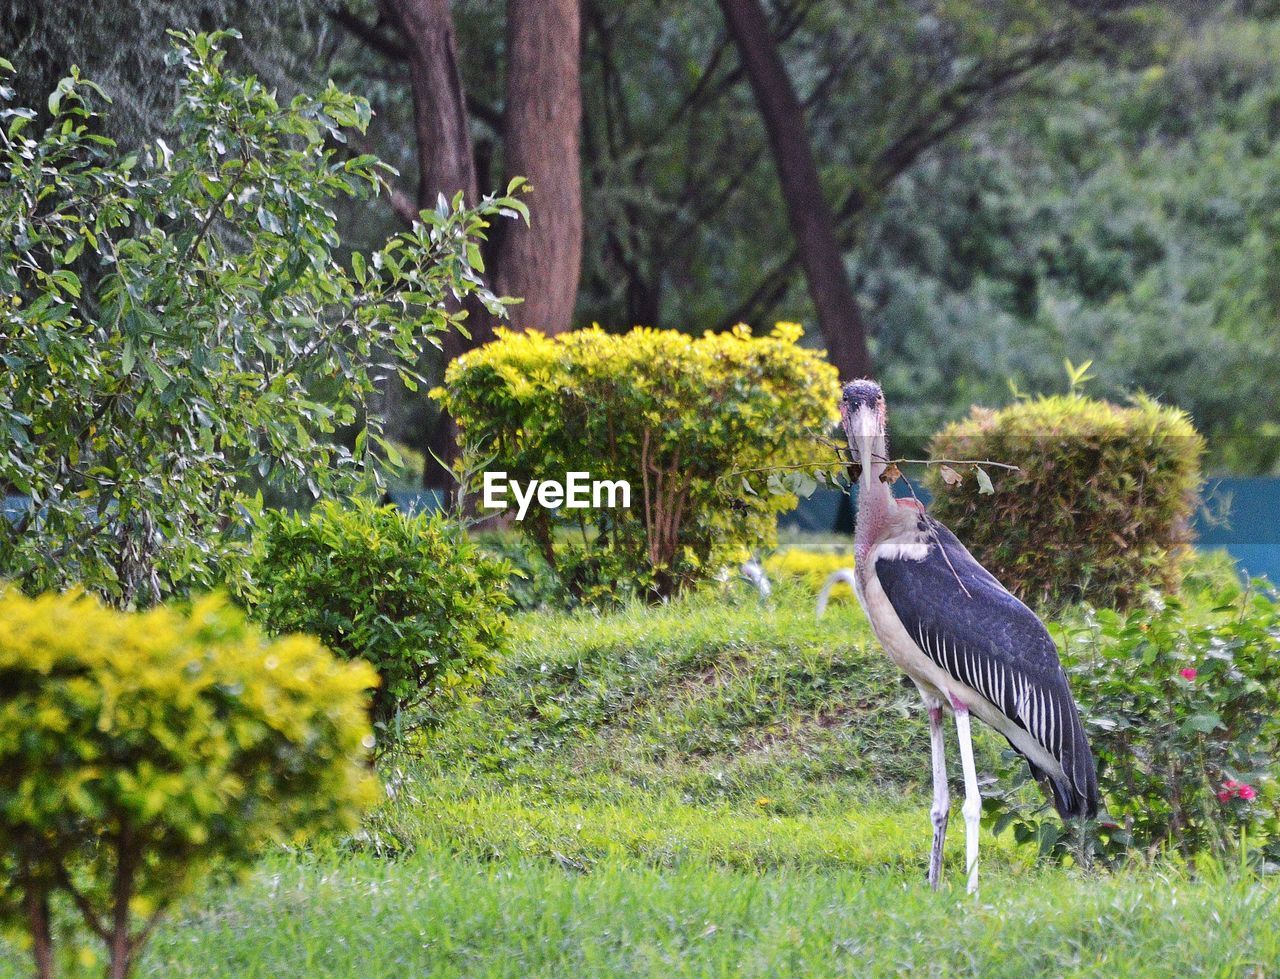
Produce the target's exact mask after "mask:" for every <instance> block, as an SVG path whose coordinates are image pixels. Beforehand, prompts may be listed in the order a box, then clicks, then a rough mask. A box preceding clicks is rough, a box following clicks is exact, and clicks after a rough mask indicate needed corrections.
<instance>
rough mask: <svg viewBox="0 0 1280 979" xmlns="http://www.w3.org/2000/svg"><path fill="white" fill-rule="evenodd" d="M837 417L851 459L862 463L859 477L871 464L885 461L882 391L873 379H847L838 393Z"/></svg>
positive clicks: (869, 468)
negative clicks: (847, 381) (838, 415)
mask: <svg viewBox="0 0 1280 979" xmlns="http://www.w3.org/2000/svg"><path fill="white" fill-rule="evenodd" d="M840 421H841V423H842V424H843V425H844V434H845V438H847V439H848V440H849V449H850V451H851V452H852V453H853V461H854V462H856V463H857V464H858V465H860V466H861V467H862V473H863V478H864V479H865V478H867V477H869V476H871V475H872V469H873V467H874V466H875V465H876V464H877V463H879V464H881V465H883V463H884V462H885V452H886V449H885V444H884V438H885V431H884V430H885V406H884V392H883V391H881V390H880V385H879V384H877V383H876V382H875V381H870V380H862V381H850V382H849V383H848V384H846V385H845V386H844V390H843V392H842V393H841V396H840Z"/></svg>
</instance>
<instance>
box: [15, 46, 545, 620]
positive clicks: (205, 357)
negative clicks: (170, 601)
mask: <svg viewBox="0 0 1280 979" xmlns="http://www.w3.org/2000/svg"><path fill="white" fill-rule="evenodd" d="M228 36H232V32H222V33H218V34H214V35H203V34H175V35H174V39H175V60H176V61H177V62H178V63H180V64H181V66H182V67H183V69H184V71H185V74H184V76H183V79H182V81H181V83H180V86H179V99H178V105H179V108H178V110H177V114H176V117H175V119H174V130H175V132H176V133H177V136H176V139H174V141H173V145H172V146H170V145H169V144H168V143H166V142H165V141H163V140H157V141H156V142H155V143H154V144H153V145H149V146H146V147H143V148H142V149H141V150H140V151H139V152H138V153H129V154H123V153H120V152H119V151H118V150H117V149H116V147H115V146H114V144H112V142H111V141H110V140H107V139H105V138H103V137H101V136H99V135H98V134H97V133H96V131H95V130H96V129H97V123H96V117H95V115H94V113H93V112H92V111H91V110H90V109H89V105H88V102H89V100H90V99H91V98H92V97H93V96H94V94H95V93H96V94H99V95H100V94H101V93H100V91H99V90H98V88H97V87H96V86H95V85H93V84H92V83H91V82H88V81H85V80H83V79H81V78H80V77H79V75H78V73H77V72H75V71H73V72H72V75H71V77H69V78H65V79H63V80H62V82H61V83H60V84H59V85H58V87H57V89H56V91H55V92H54V93H53V94H52V95H51V96H50V97H49V106H48V108H49V112H50V114H51V115H52V121H51V123H50V124H49V125H48V126H47V127H46V128H45V129H44V130H43V131H41V132H37V131H36V128H35V120H36V113H35V112H34V111H32V110H30V109H24V108H10V109H7V110H6V111H4V112H3V113H0V123H2V124H3V129H0V296H2V297H3V299H0V357H2V358H3V362H4V370H3V372H2V373H0V487H3V488H5V489H8V490H17V491H18V492H21V493H24V494H27V495H29V496H30V498H31V503H30V506H29V508H28V509H27V510H26V511H25V512H24V513H23V514H22V515H21V516H20V518H19V519H18V520H17V521H16V523H11V522H10V521H7V520H0V571H3V573H4V574H5V576H7V577H9V578H10V579H12V580H15V581H17V582H20V583H21V585H22V586H23V587H24V588H25V589H27V590H28V591H30V592H37V591H40V590H43V589H49V588H63V587H66V586H67V585H68V584H70V583H72V582H83V583H84V584H85V585H86V586H87V587H89V588H91V589H92V590H94V591H96V592H99V593H101V594H102V595H104V596H105V597H107V598H108V599H109V600H110V601H112V602H113V603H115V604H117V605H120V606H130V605H145V604H149V603H152V602H155V601H158V600H160V599H161V598H162V597H163V596H165V595H166V594H169V593H171V592H173V591H175V590H177V589H179V588H181V587H183V586H185V585H189V584H193V583H194V584H211V583H213V582H214V581H216V573H215V568H216V565H217V563H218V560H219V558H220V557H221V556H223V555H224V554H225V552H226V549H227V548H228V547H229V546H231V542H232V541H233V539H234V535H232V534H230V533H228V531H230V530H232V529H234V526H235V525H236V524H238V523H239V522H240V521H241V520H242V518H243V516H244V514H245V508H246V507H248V506H250V505H251V503H252V501H251V499H250V498H249V496H248V494H247V493H246V492H245V490H244V483H245V479H246V477H248V476H249V475H251V474H252V475H254V476H255V477H257V478H261V479H264V480H267V481H269V482H271V483H273V484H277V485H281V486H284V487H287V488H295V489H296V488H300V489H305V490H308V491H310V492H311V493H312V494H313V495H316V496H319V495H321V494H322V493H330V492H333V493H338V492H342V491H345V490H349V489H350V488H351V486H352V484H353V483H354V482H355V481H356V480H358V479H360V478H362V477H363V476H364V474H366V473H368V472H369V471H370V470H369V466H368V464H369V462H370V461H372V457H373V454H374V453H375V452H377V451H381V450H380V448H379V446H380V444H382V440H381V437H380V433H381V428H380V419H379V416H378V413H377V411H376V410H375V404H374V402H373V399H374V397H375V395H376V394H377V390H378V387H377V385H378V383H379V382H380V381H381V380H382V379H383V378H390V377H394V376H396V375H398V376H399V377H400V378H401V379H402V380H404V381H405V383H407V384H408V385H409V386H410V387H414V386H416V384H417V383H418V381H419V380H420V378H418V377H417V374H416V364H417V362H418V360H419V356H420V353H421V350H422V347H423V344H424V342H430V343H433V344H437V345H438V339H437V337H438V335H439V334H440V333H442V332H443V331H446V330H449V329H463V323H462V314H461V313H459V312H457V311H456V310H457V309H458V304H457V300H458V299H459V298H460V297H462V296H466V295H471V294H474V295H475V296H476V297H478V299H479V300H480V301H481V302H483V303H484V305H485V306H486V307H487V308H488V309H489V310H490V311H491V312H493V313H495V314H498V313H500V312H501V310H502V304H501V302H500V301H499V300H497V299H496V298H495V297H494V296H493V295H492V294H491V293H490V292H488V291H486V290H485V289H484V287H483V285H482V282H481V279H480V275H479V272H480V270H481V263H480V256H479V248H478V245H477V240H478V239H480V238H483V237H484V232H485V229H486V227H487V221H488V219H489V218H491V217H493V216H494V215H496V214H499V213H501V214H507V215H514V214H517V213H523V205H521V204H520V203H519V202H517V201H515V200H513V199H511V198H510V197H504V198H498V199H491V198H486V199H485V201H483V202H482V203H481V204H480V205H479V206H478V207H476V208H471V209H468V208H466V207H464V206H463V204H462V202H461V199H460V198H458V199H455V200H454V201H453V203H452V205H450V204H449V203H448V202H446V201H444V200H443V199H442V200H441V201H440V202H439V205H438V207H437V208H436V210H435V211H425V212H423V213H422V214H421V215H420V219H419V220H418V221H417V222H416V223H415V224H414V225H413V227H412V228H411V229H410V230H409V231H406V232H403V233H401V234H398V235H396V236H395V237H393V238H391V239H390V240H389V241H388V242H387V243H386V245H385V246H384V247H382V248H381V249H379V250H378V251H376V252H374V253H373V254H372V255H369V256H365V255H363V254H360V253H358V252H357V253H353V254H351V256H350V259H349V263H348V264H346V265H344V264H340V263H339V261H338V260H337V258H336V255H335V252H336V250H337V248H338V245H339V239H338V234H337V230H336V220H335V216H334V213H333V211H332V209H331V205H332V202H333V201H334V199H335V198H339V197H358V196H363V195H368V194H373V193H377V192H379V189H380V187H381V173H382V171H383V170H384V169H385V168H384V167H383V165H382V164H380V163H379V162H378V161H377V160H376V159H375V158H374V157H372V156H353V155H351V154H349V153H346V152H343V151H341V144H343V143H345V142H346V136H345V135H344V131H345V130H347V129H356V130H361V131H362V130H363V129H364V127H365V125H366V124H367V122H368V120H369V107H368V105H367V104H366V103H365V102H364V101H362V100H360V99H357V98H355V97H353V96H351V95H347V94H345V93H343V92H340V91H339V90H338V89H336V88H334V87H333V85H332V84H330V86H329V87H328V88H326V89H325V90H324V91H322V92H320V93H318V94H316V95H301V96H298V97H297V98H295V99H293V100H292V101H291V102H289V103H288V104H286V105H281V104H279V103H278V102H277V100H276V98H275V96H274V95H273V94H272V93H271V92H270V91H268V90H267V89H266V88H264V87H263V86H262V85H261V84H260V83H259V82H258V81H257V80H256V79H254V78H252V77H248V78H237V77H230V76H227V75H225V74H224V73H223V70H222V62H223V52H222V51H220V50H219V47H218V44H219V42H220V41H221V40H223V39H225V38H226V37H228ZM10 71H12V66H11V65H10V64H9V63H8V62H3V61H0V72H10ZM11 95H12V93H11V92H10V91H9V90H8V89H7V88H5V87H4V86H3V85H0V98H5V99H7V98H9V97H11ZM347 426H351V427H354V428H355V429H356V430H357V432H358V434H357V435H356V437H355V441H354V451H348V450H347V449H346V448H344V447H343V446H341V445H340V444H338V442H337V440H336V438H335V432H336V431H337V430H338V429H339V427H347Z"/></svg>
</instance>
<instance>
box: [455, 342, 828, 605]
mask: <svg viewBox="0 0 1280 979" xmlns="http://www.w3.org/2000/svg"><path fill="white" fill-rule="evenodd" d="M799 333H800V328H799V327H798V326H795V325H794V324H779V325H778V327H777V328H776V329H775V330H774V331H773V332H772V333H771V334H770V335H768V336H766V337H752V336H751V334H750V332H748V331H747V330H745V329H735V330H733V331H731V332H728V333H720V334H711V333H708V334H706V335H705V336H703V337H700V338H698V339H693V338H691V337H689V336H688V335H686V334H681V333H677V332H675V331H660V330H649V329H636V330H633V331H631V332H630V333H627V334H623V335H616V334H609V333H605V332H604V331H602V330H599V329H590V330H582V331H579V332H575V333H570V334H566V335H563V336H559V337H554V338H548V337H544V336H541V335H538V334H522V335H515V334H504V335H503V336H502V337H501V339H500V340H499V341H498V342H496V343H493V344H490V345H488V346H486V347H484V348H481V349H480V350H477V351H474V352H471V353H469V354H466V355H464V356H463V357H460V358H459V359H458V360H456V361H454V363H453V364H452V365H451V366H450V368H449V372H448V374H447V376H446V383H447V388H446V390H445V391H443V392H441V397H442V400H443V402H444V404H445V405H446V407H447V408H448V409H449V411H450V412H452V413H453V414H454V416H455V417H456V418H457V419H458V424H459V427H460V429H461V431H462V434H463V438H464V439H465V440H466V441H467V443H469V445H470V454H471V456H472V458H473V459H475V460H477V465H479V463H480V462H483V468H487V469H490V470H499V471H504V472H506V474H507V477H508V478H510V479H515V480H520V481H522V482H524V481H528V480H532V479H563V478H564V474H566V473H569V472H586V473H589V474H590V476H591V478H592V479H594V480H609V481H623V480H625V481H627V482H628V483H629V485H630V493H631V505H630V508H623V507H620V506H619V507H616V508H612V509H576V510H570V509H568V508H560V509H548V508H545V507H541V506H537V505H535V506H533V507H531V508H530V509H529V511H528V513H527V515H526V516H525V517H524V519H523V520H522V521H520V522H519V523H518V524H517V526H519V528H520V529H521V530H522V531H523V532H524V533H525V534H526V535H527V537H528V538H529V539H530V540H532V541H533V542H534V543H535V544H536V546H537V547H538V549H539V551H540V553H541V554H542V556H543V557H544V559H545V560H546V561H547V563H548V564H549V565H550V566H551V568H552V569H553V570H554V571H555V572H556V574H558V575H559V577H560V579H561V581H562V583H563V584H564V585H565V586H566V587H568V588H569V589H570V590H571V591H572V592H574V593H575V594H578V595H586V596H590V595H592V594H594V593H597V592H598V591H600V590H603V591H608V592H612V591H614V590H615V589H618V590H621V591H626V590H629V589H634V590H637V591H641V592H644V591H648V590H649V589H655V590H656V591H657V592H658V593H659V594H664V595H665V594H671V593H672V592H674V591H677V590H679V589H680V588H682V587H683V586H685V585H687V584H689V583H691V582H694V581H696V580H698V579H699V578H701V577H704V576H705V575H707V574H709V573H711V572H713V571H715V570H716V564H717V562H719V561H722V560H724V559H730V558H736V559H738V560H741V559H742V558H743V557H744V556H745V555H746V553H747V552H749V551H750V550H751V549H754V548H757V547H760V546H762V545H764V546H768V545H770V544H771V543H772V541H773V538H774V535H775V533H776V523H777V521H776V517H777V514H778V513H779V512H780V511H783V510H786V509H788V508H790V507H791V506H794V505H795V495H794V494H793V493H788V492H784V491H783V490H785V489H786V488H787V487H786V486H783V485H782V484H781V482H780V480H781V478H782V477H781V476H780V475H779V472H778V471H776V467H787V466H812V465H813V464H814V458H815V455H818V457H820V458H822V457H831V455H832V454H831V453H830V452H829V451H828V452H825V453H821V454H819V453H817V452H816V451H815V440H816V439H817V438H818V437H820V436H821V435H822V434H824V432H825V430H826V428H827V426H828V425H829V424H830V421H831V414H832V411H833V409H834V405H835V403H836V398H837V395H838V391H837V389H836V377H835V371H834V370H833V369H832V368H831V367H830V366H829V365H828V364H827V363H825V361H824V360H823V358H822V356H821V355H820V354H818V353H816V352H814V351H812V350H808V349H805V348H803V347H800V346H798V345H797V344H796V341H797V339H798V338H799ZM815 468H818V467H815ZM827 468H828V469H830V468H831V466H830V465H828V466H827ZM766 469H768V470H769V471H762V470H766ZM787 475H788V476H790V477H792V478H793V480H794V484H795V485H796V488H799V489H804V488H805V486H800V485H799V484H800V483H802V482H804V483H806V485H807V487H812V486H813V485H814V480H813V477H812V476H808V475H803V476H802V475H801V474H800V470H797V471H796V472H788V473H787ZM767 485H771V486H772V488H773V489H774V490H777V491H778V492H767V491H766V488H767ZM788 485H792V484H788ZM589 524H592V525H594V530H595V531H596V533H595V536H594V537H591V536H589V534H588V533H587V530H588V525H589ZM564 527H569V528H576V529H578V530H579V531H580V533H579V534H575V535H572V536H570V535H569V534H567V533H557V532H556V531H557V529H558V528H564Z"/></svg>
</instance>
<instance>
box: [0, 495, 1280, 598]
mask: <svg viewBox="0 0 1280 979" xmlns="http://www.w3.org/2000/svg"><path fill="white" fill-rule="evenodd" d="M905 483H906V481H905V480H900V481H899V482H898V483H896V484H895V486H894V491H895V492H896V493H898V495H899V496H908V495H910V492H909V490H908V489H907V487H906V485H905ZM917 493H918V495H919V497H920V499H921V500H923V501H924V502H925V503H928V502H929V494H928V492H927V491H925V490H923V489H917ZM389 495H390V497H391V499H392V502H394V503H395V505H396V506H398V507H400V508H401V509H404V510H409V511H413V512H421V511H424V510H426V511H430V510H435V509H436V508H438V507H439V506H440V502H441V500H440V494H439V493H437V492H434V491H430V490H427V491H423V492H418V493H406V492H392V493H391V494H389ZM27 506H28V500H27V499H26V498H25V497H20V496H10V497H6V498H5V500H4V513H5V515H6V516H8V517H9V518H10V519H15V518H16V517H17V516H18V515H19V514H21V513H22V512H24V511H25V510H26V509H27ZM779 524H780V525H781V526H783V527H790V528H794V529H796V530H802V531H817V532H822V533H830V532H833V531H834V532H837V533H839V532H850V531H852V529H853V504H852V501H851V499H850V497H848V496H846V495H845V494H843V493H838V492H836V491H834V490H818V491H816V492H815V493H814V494H813V496H811V497H810V498H809V499H807V500H801V501H800V505H799V506H798V507H796V509H794V510H792V511H791V512H790V513H785V514H783V515H782V516H781V518H780V519H779ZM1195 530H1196V537H1197V544H1198V545H1199V546H1200V547H1202V548H1205V549H1210V550H1217V549H1222V550H1225V551H1226V552H1227V553H1228V554H1230V555H1231V556H1232V557H1233V558H1234V559H1235V561H1236V563H1237V564H1238V565H1239V566H1240V569H1241V571H1242V572H1243V573H1244V574H1247V575H1249V576H1250V577H1264V578H1269V579H1270V580H1271V581H1273V582H1276V583H1280V479H1275V478H1255V479H1246V478H1235V477H1222V478H1214V479H1210V480H1209V481H1208V482H1207V484H1206V485H1205V488H1204V504H1203V505H1202V506H1201V507H1200V509H1199V511H1198V512H1197V513H1196V518H1195Z"/></svg>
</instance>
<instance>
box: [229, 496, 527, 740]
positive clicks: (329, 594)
mask: <svg viewBox="0 0 1280 979" xmlns="http://www.w3.org/2000/svg"><path fill="white" fill-rule="evenodd" d="M509 574H510V566H509V565H508V564H507V563H506V562H505V561H502V560H498V559H495V558H492V557H488V556H486V555H485V554H483V553H482V552H481V551H480V550H479V549H478V548H477V547H476V545H475V544H474V543H473V542H472V541H471V539H470V538H469V537H468V536H467V533H466V531H465V529H464V528H463V527H461V526H460V525H458V524H456V523H453V522H450V521H448V520H446V519H445V518H444V517H442V516H440V515H439V514H433V515H429V516H428V515H418V516H410V515H406V514H404V513H402V512H401V511H399V510H397V509H395V508H394V507H390V506H375V505H373V504H371V503H368V502H354V503H351V504H350V505H342V504H338V503H335V502H325V503H321V504H319V505H318V506H316V507H315V509H313V510H312V511H311V512H310V513H308V514H288V513H283V512H280V511H271V512H268V513H267V514H266V515H265V516H264V518H263V521H262V524H261V525H260V527H259V528H258V534H257V538H256V544H255V548H254V556H253V557H252V559H251V561H250V565H249V568H248V578H249V584H248V585H247V586H245V587H244V589H243V593H242V594H243V597H244V599H245V600H246V602H247V604H248V605H249V607H250V609H251V612H252V615H253V616H254V617H255V618H257V619H258V620H259V621H261V622H262V623H263V624H264V625H265V626H266V627H267V629H269V630H270V631H271V632H273V633H277V634H281V633H289V632H306V633H311V634H313V635H316V636H319V637H320V639H321V640H322V641H323V642H324V644H325V645H326V646H328V647H329V649H331V650H333V651H334V652H335V653H337V654H338V655H340V656H343V657H346V658H347V659H362V660H365V661H367V662H369V663H370V664H372V666H373V668H374V669H375V670H377V672H378V676H379V678H380V681H381V682H380V684H379V686H378V689H377V691H376V692H375V693H374V696H373V704H372V708H371V710H372V715H373V721H374V726H375V729H376V730H377V732H378V737H379V740H380V741H382V742H383V743H384V744H385V743H387V742H388V740H393V739H394V738H393V736H394V735H395V733H396V732H403V731H404V730H406V729H407V728H408V727H411V726H413V724H414V723H415V722H416V720H418V719H417V718H415V717H414V716H413V711H412V709H413V708H414V707H417V706H420V705H421V704H423V703H424V702H425V701H427V700H428V699H431V698H439V697H441V696H443V697H445V698H446V699H447V698H448V697H449V696H451V695H453V694H457V693H461V692H463V691H465V690H467V689H469V688H472V687H475V686H477V685H478V684H479V683H480V682H482V681H483V680H484V678H485V677H486V676H487V675H488V674H489V672H490V671H491V670H492V669H493V668H494V666H495V664H496V663H497V660H498V658H499V656H500V655H501V654H502V653H503V652H504V651H505V650H506V643H507V632H508V618H507V614H506V609H507V608H508V607H509V606H510V604H511V599H510V598H509V597H508V595H507V591H506V584H507V578H508V576H509Z"/></svg>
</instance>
